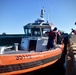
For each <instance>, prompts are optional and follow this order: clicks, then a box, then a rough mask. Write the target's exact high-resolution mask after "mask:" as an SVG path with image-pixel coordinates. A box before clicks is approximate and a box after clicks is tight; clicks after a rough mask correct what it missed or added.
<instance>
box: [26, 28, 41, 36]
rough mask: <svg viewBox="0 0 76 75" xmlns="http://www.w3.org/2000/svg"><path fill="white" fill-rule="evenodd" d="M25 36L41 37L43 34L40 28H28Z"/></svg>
mask: <svg viewBox="0 0 76 75" xmlns="http://www.w3.org/2000/svg"><path fill="white" fill-rule="evenodd" d="M25 35H26V36H31V35H32V36H41V33H40V28H31V29H29V28H26V29H25Z"/></svg>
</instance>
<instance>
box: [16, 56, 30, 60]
mask: <svg viewBox="0 0 76 75" xmlns="http://www.w3.org/2000/svg"><path fill="white" fill-rule="evenodd" d="M15 57H16V60H23V59H31V55H17V56H15Z"/></svg>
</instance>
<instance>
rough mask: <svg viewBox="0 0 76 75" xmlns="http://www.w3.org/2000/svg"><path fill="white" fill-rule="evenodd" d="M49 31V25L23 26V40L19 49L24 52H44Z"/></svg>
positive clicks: (32, 24)
mask: <svg viewBox="0 0 76 75" xmlns="http://www.w3.org/2000/svg"><path fill="white" fill-rule="evenodd" d="M50 29H51V26H50V23H29V24H27V25H25V26H24V32H25V38H22V41H21V49H23V50H26V51H44V50H46V46H47V42H48V32H49V31H50Z"/></svg>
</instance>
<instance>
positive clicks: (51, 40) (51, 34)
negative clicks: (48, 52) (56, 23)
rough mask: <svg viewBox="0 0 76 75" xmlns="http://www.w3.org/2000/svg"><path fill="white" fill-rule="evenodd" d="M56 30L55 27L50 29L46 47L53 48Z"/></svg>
mask: <svg viewBox="0 0 76 75" xmlns="http://www.w3.org/2000/svg"><path fill="white" fill-rule="evenodd" d="M56 31H57V28H56V27H55V28H54V29H53V30H50V32H49V38H48V43H47V49H50V48H53V47H54V46H55V43H56Z"/></svg>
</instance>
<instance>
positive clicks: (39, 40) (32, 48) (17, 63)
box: [0, 10, 64, 75]
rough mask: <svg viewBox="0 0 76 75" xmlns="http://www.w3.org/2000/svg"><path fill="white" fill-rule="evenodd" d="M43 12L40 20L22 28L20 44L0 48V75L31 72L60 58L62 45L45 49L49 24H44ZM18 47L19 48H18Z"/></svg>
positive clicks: (42, 11)
mask: <svg viewBox="0 0 76 75" xmlns="http://www.w3.org/2000/svg"><path fill="white" fill-rule="evenodd" d="M43 16H44V10H41V18H40V19H37V20H36V21H35V23H29V24H27V25H25V26H24V32H25V37H24V38H22V40H21V44H18V43H15V46H9V47H6V46H5V47H1V48H0V75H11V74H21V73H28V72H32V71H35V70H38V69H41V68H44V67H46V66H49V65H52V64H54V63H55V62H56V61H57V60H58V59H60V58H61V55H62V52H63V49H64V44H58V45H56V46H55V47H54V48H52V49H50V50H48V49H46V46H47V42H48V36H47V34H46V32H47V31H49V30H50V28H51V25H50V23H48V22H47V23H45V22H44V18H43ZM18 47H19V48H18Z"/></svg>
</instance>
